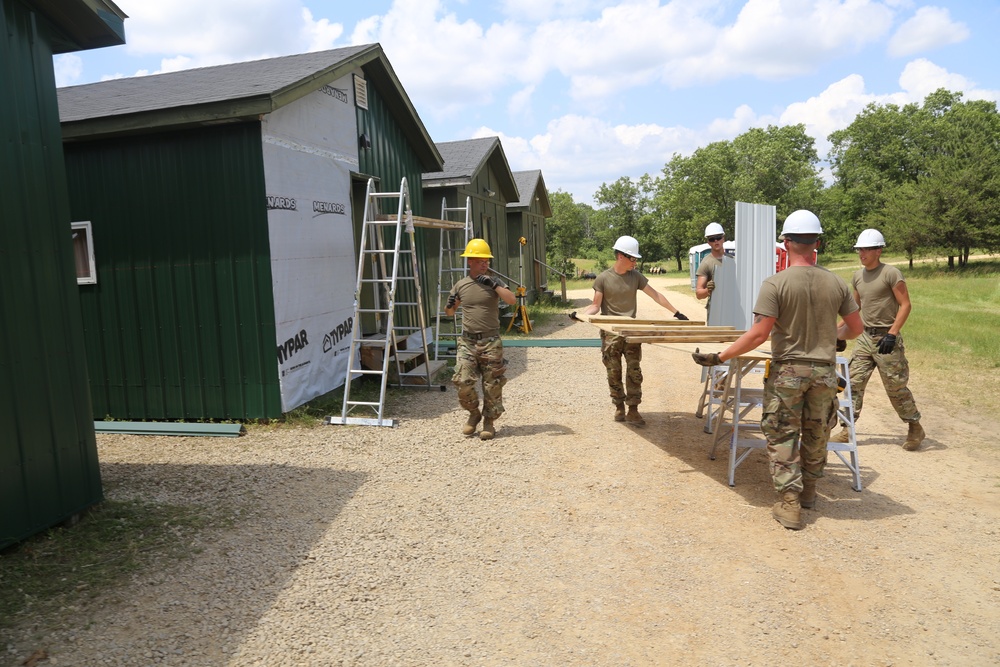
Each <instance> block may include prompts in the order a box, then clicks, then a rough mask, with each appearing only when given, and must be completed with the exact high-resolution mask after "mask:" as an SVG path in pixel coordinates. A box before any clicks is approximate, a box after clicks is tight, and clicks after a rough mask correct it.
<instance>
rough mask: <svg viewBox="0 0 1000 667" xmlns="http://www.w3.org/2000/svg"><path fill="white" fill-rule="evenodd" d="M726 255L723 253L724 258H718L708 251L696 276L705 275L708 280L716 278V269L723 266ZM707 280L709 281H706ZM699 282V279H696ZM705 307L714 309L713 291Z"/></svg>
mask: <svg viewBox="0 0 1000 667" xmlns="http://www.w3.org/2000/svg"><path fill="white" fill-rule="evenodd" d="M725 259H726V256H725V255H723V256H722V259H716V257H715V255H713V254H712V253H708V254H707V255H705V258H704V259H702V260H701V263H700V264H699V265H698V270H697V271H696V272H695V274H694V275H695V276H696V277H701V276H705V278H707V279H708V280H715V270H716V269H717V268H719V267H720V266H722V262H723V261H725ZM706 282H707V281H706ZM696 284H697V281H696ZM705 308H706V309H708V310H711V309H712V293H711V292H709V294H708V302H707V303H705Z"/></svg>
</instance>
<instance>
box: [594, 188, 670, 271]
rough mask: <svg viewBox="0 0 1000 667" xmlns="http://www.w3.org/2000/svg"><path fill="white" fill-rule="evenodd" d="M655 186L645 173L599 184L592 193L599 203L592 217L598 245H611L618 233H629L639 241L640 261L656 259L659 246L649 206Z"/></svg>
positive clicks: (619, 234) (627, 234)
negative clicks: (639, 176)
mask: <svg viewBox="0 0 1000 667" xmlns="http://www.w3.org/2000/svg"><path fill="white" fill-rule="evenodd" d="M654 186H655V183H654V181H653V179H651V178H650V177H649V175H648V174H647V175H643V176H642V177H641V178H639V179H638V180H637V181H633V180H632V179H631V178H629V177H628V176H622V177H621V178H619V179H618V180H617V181H615V182H614V183H612V184H611V185H608V184H607V183H602V184H601V187H600V188H598V189H597V192H596V193H595V194H594V201H595V202H597V203H598V204H599V205H600V208H599V209H598V210H597V211H596V212H595V215H594V217H593V220H594V221H595V222H596V223H597V224H595V225H594V237H595V240H596V241H597V242H598V247H601V246H603V247H604V248H610V247H611V246H612V245H614V242H615V239H617V238H618V237H619V236H632V237H635V239H636V240H637V241H638V242H639V248H640V252H641V253H642V261H643V262H646V261H650V260H657V259H659V253H660V252H662V249H661V246H660V241H659V239H658V238H656V234H655V233H654V232H655V230H654V224H653V223H654V216H653V215H652V209H651V203H652V202H651V197H652V192H651V191H652V188H653V187H654Z"/></svg>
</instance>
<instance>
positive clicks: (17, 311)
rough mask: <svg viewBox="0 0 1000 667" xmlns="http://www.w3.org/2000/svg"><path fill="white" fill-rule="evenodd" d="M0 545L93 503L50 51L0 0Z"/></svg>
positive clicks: (96, 497) (97, 492) (19, 12)
mask: <svg viewBox="0 0 1000 667" xmlns="http://www.w3.org/2000/svg"><path fill="white" fill-rule="evenodd" d="M0 3H2V8H3V9H2V12H0V91H3V93H2V96H3V103H2V104H0V147H2V148H0V205H2V207H3V210H2V212H0V234H2V238H3V243H0V548H3V547H4V546H7V545H8V544H11V543H13V542H16V541H19V540H21V539H23V538H26V537H28V536H30V535H33V534H35V533H37V532H39V531H41V530H44V529H45V528H48V527H49V526H52V525H54V524H57V523H59V522H60V521H63V520H65V519H67V518H69V517H71V516H72V515H74V514H76V513H78V512H80V511H82V510H84V509H86V508H87V507H90V506H91V505H93V504H94V503H97V502H99V501H100V500H101V498H102V491H101V478H100V470H99V467H98V461H97V443H96V440H95V436H94V422H93V418H92V416H91V410H90V397H89V394H88V391H87V368H86V363H85V355H84V346H83V331H82V326H81V324H80V306H79V299H78V297H77V293H76V273H75V271H74V263H73V253H72V241H71V230H70V226H69V206H68V203H67V196H66V177H65V170H64V165H63V158H62V135H61V132H60V128H59V114H58V109H57V104H56V87H55V77H54V75H53V71H52V49H51V47H50V45H49V34H47V32H46V31H47V28H46V25H45V22H44V20H42V19H41V18H40V17H39V16H37V15H34V14H33V13H32V12H31V11H29V9H28V8H27V7H26V6H25V5H24V4H22V3H20V2H18V1H17V0H0Z"/></svg>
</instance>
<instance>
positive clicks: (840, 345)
mask: <svg viewBox="0 0 1000 667" xmlns="http://www.w3.org/2000/svg"><path fill="white" fill-rule="evenodd" d="M846 349H847V341H846V340H844V339H843V338H838V339H837V352H843V351H844V350H846Z"/></svg>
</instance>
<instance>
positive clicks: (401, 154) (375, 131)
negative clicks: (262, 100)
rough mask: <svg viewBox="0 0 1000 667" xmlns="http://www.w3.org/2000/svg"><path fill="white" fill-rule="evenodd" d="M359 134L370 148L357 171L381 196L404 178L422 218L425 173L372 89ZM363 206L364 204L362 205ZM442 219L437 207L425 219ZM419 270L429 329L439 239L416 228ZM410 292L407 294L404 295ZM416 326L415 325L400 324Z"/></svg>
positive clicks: (411, 296) (360, 157) (401, 294)
mask: <svg viewBox="0 0 1000 667" xmlns="http://www.w3.org/2000/svg"><path fill="white" fill-rule="evenodd" d="M357 118H358V134H361V133H363V132H366V133H367V134H368V136H369V137H370V138H371V142H372V147H371V148H370V149H361V150H360V151H359V155H358V163H359V170H360V171H361V173H362V174H365V175H368V176H374V177H376V178H377V179H379V184H378V188H379V190H380V191H381V192H398V191H399V185H400V183H401V182H402V179H403V178H404V177H405V178H406V184H407V189H408V190H409V192H410V208H411V209H412V210H413V213H414V215H424V214H423V213H421V212H422V211H424V200H423V184H422V180H421V174H422V173H423V172H424V171H425V169H424V167H423V165H422V163H421V162H420V159H419V157H418V156H417V154H416V152H415V151H414V150H413V147H412V146H411V145H410V142H409V140H408V139H407V138H406V135H405V134H404V133H403V130H402V128H401V127H400V125H399V124H398V122H397V121H396V118H395V117H394V116H393V114H392V111H391V110H390V109H389V107H388V105H386V104H385V102H384V101H383V99H382V97H381V96H380V95H379V94H378V90H377V89H376V88H375V86H369V87H368V110H365V109H360V108H359V109H357ZM361 205H364V202H361ZM440 215H441V208H440V203H438V204H437V210H436V211H435V212H433V213H431V214H429V215H427V216H426V217H432V218H437V217H440ZM414 236H415V238H416V243H417V258H418V270H419V271H420V285H421V290H422V292H423V302H424V316H425V318H427V319H426V322H425V324H427V326H430V325H431V323H432V318H433V317H434V315H435V313H436V311H437V308H436V303H435V299H436V297H437V279H438V250H439V248H440V243H441V236H440V234H439V233H438V232H437V230H433V229H426V228H417V230H416V233H415V235H414ZM355 238H361V230H360V229H357V230H355ZM407 292H410V293H407ZM415 298H416V297H415V295H414V294H412V290H407V289H403V288H401V289H400V291H399V297H398V299H399V300H413V299H415ZM402 324H404V325H405V326H415V325H416V323H415V322H405V323H402Z"/></svg>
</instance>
